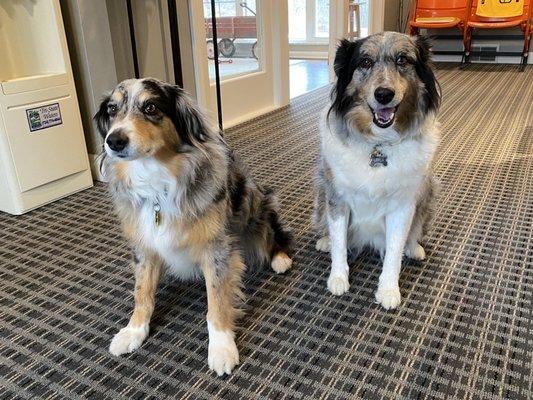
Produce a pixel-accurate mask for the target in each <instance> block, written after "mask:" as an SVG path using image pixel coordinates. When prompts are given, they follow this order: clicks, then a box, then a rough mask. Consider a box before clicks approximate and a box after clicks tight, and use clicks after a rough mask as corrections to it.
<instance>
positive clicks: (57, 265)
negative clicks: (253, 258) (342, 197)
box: [0, 65, 533, 399]
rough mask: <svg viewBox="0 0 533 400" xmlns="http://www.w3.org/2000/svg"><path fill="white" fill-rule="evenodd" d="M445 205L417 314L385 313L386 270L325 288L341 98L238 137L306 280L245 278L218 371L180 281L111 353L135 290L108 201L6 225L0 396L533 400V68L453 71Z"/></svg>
mask: <svg viewBox="0 0 533 400" xmlns="http://www.w3.org/2000/svg"><path fill="white" fill-rule="evenodd" d="M438 76H439V79H440V82H441V84H442V88H443V92H444V104H443V108H442V112H441V117H440V119H441V121H442V130H443V140H442V146H441V151H440V153H439V156H438V158H437V161H436V163H437V165H436V167H437V168H436V169H437V174H438V176H439V177H440V178H441V180H442V182H443V187H444V188H443V189H444V190H443V191H442V194H441V197H440V201H439V207H438V210H437V215H436V219H435V224H434V227H433V229H432V230H431V232H430V234H429V236H428V237H427V240H426V250H427V253H428V259H427V261H425V262H422V263H415V262H406V263H405V265H404V269H403V271H402V276H401V283H400V285H401V290H402V294H403V303H402V305H401V306H400V307H399V308H398V309H397V310H395V311H391V312H387V311H384V310H383V309H382V308H381V307H380V306H378V305H377V304H374V296H373V292H374V290H375V289H376V285H377V280H378V274H379V271H380V266H379V259H378V258H377V257H376V256H374V255H369V254H365V255H363V256H361V257H359V258H358V259H357V260H355V261H353V262H352V265H351V271H350V280H351V289H350V292H349V293H348V294H346V295H344V296H342V297H340V298H338V297H334V296H332V295H330V294H329V293H328V292H327V290H326V278H327V274H328V268H329V261H328V258H329V257H328V256H326V255H323V254H318V253H317V252H316V251H315V250H314V246H313V245H314V241H315V240H316V237H315V234H314V232H313V229H312V226H311V223H310V213H311V211H312V191H311V182H312V178H313V173H314V164H315V159H316V155H317V116H318V112H319V110H320V109H321V108H322V107H323V106H324V104H325V103H326V98H327V89H320V90H318V91H315V92H313V93H311V94H309V95H306V96H303V97H300V98H298V99H296V101H294V103H293V104H292V105H291V106H290V107H287V108H284V109H282V110H278V111H275V112H273V113H271V114H268V115H266V116H263V117H260V118H258V119H255V120H253V121H251V122H248V123H245V124H243V125H240V126H238V127H236V128H234V129H231V130H230V131H229V132H227V136H228V139H229V142H230V143H231V144H232V145H233V146H234V148H235V149H236V150H237V152H238V153H239V154H240V155H241V156H242V157H243V158H244V159H245V160H246V162H247V163H248V164H249V166H250V167H251V170H252V171H253V174H254V175H255V177H256V178H257V180H258V181H260V182H262V183H265V184H268V185H271V186H273V187H275V188H277V190H278V193H279V196H280V198H281V203H282V205H283V215H284V218H285V219H286V220H287V222H288V224H289V225H290V227H291V228H292V230H293V231H294V233H295V235H296V244H297V251H296V255H295V264H294V267H293V269H292V270H291V271H290V272H289V273H288V274H286V275H285V276H278V275H275V274H273V273H272V272H271V271H268V270H264V271H258V272H255V273H254V274H253V275H250V276H248V277H247V279H246V294H247V310H246V311H247V312H246V315H245V317H244V318H243V319H242V321H241V324H240V329H239V332H238V335H237V345H238V347H239V349H240V353H241V365H239V366H238V367H237V368H236V370H235V371H234V374H233V375H231V376H230V377H226V378H224V379H221V378H217V377H216V376H215V375H214V374H213V373H211V372H210V371H209V370H208V368H207V363H206V359H207V330H206V325H205V320H204V315H205V312H206V307H205V291H204V288H203V287H202V285H201V284H200V283H198V284H184V283H180V282H178V281H175V280H172V279H166V280H165V281H164V282H163V284H162V285H161V287H160V290H159V291H158V294H157V306H156V312H155V315H154V319H153V323H152V331H151V334H150V336H149V338H148V340H147V341H146V343H145V344H144V345H143V346H142V347H141V348H140V349H139V350H138V351H137V352H136V353H134V354H131V355H128V356H125V357H120V358H115V357H112V356H110V355H109V354H108V352H107V347H108V344H109V341H110V339H111V338H112V335H113V334H114V333H115V332H117V330H118V329H119V328H120V327H122V326H123V325H124V324H126V323H127V320H128V315H129V312H130V311H131V307H132V289H133V280H132V275H131V273H130V270H129V267H128V262H129V250H128V248H127V246H126V244H125V243H124V241H123V240H122V239H121V235H120V232H119V229H118V224H117V222H116V219H115V217H114V216H113V213H112V207H111V205H110V202H109V198H108V196H107V195H106V192H105V186H104V185H97V186H96V187H95V188H93V189H90V190H86V191H84V192H82V193H79V194H76V195H73V196H70V197H68V198H66V199H63V200H60V201H58V202H56V203H54V204H51V205H49V206H46V207H43V208H41V209H38V210H36V211H33V212H31V213H28V214H26V215H24V216H22V217H13V216H9V215H6V214H1V215H0V230H1V234H0V302H1V304H0V307H1V312H0V397H1V398H5V399H7V398H9V399H11V398H48V399H66V398H69V399H70V398H91V399H99V398H110V399H120V398H135V399H141V398H142V399H145V398H150V399H155V398H163V397H173V398H180V399H201V398H205V399H213V398H227V399H252V398H261V399H281V398H294V399H303V398H312V399H326V398H327V399H343V398H364V399H385V398H386V399H389V398H398V399H400V398H401V399H425V398H428V399H429V398H438V399H444V398H449V399H503V398H505V399H529V398H531V397H532V396H533V392H532V382H533V372H532V359H533V346H532V345H533V342H532V340H533V336H532V335H533V334H532V327H533V326H532V322H533V321H532V302H531V300H532V294H533V251H532V230H531V225H532V219H533V199H532V195H531V192H532V179H533V173H532V167H533V153H532V152H533V111H532V107H531V104H532V103H533V67H531V66H529V67H528V68H527V69H526V71H525V72H523V73H520V72H518V69H517V68H516V67H513V66H511V67H510V66H480V65H473V66H471V67H469V68H468V69H467V70H466V71H459V70H457V69H456V68H455V67H447V66H441V67H440V68H439V71H438Z"/></svg>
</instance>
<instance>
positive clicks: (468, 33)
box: [463, 26, 472, 64]
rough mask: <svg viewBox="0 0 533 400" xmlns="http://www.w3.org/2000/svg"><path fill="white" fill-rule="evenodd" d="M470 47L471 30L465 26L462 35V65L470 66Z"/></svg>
mask: <svg viewBox="0 0 533 400" xmlns="http://www.w3.org/2000/svg"><path fill="white" fill-rule="evenodd" d="M471 46H472V28H470V27H469V26H465V31H464V34H463V47H464V59H465V62H464V64H470V48H471Z"/></svg>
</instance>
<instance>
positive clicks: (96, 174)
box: [89, 153, 108, 182]
mask: <svg viewBox="0 0 533 400" xmlns="http://www.w3.org/2000/svg"><path fill="white" fill-rule="evenodd" d="M102 157H103V153H100V154H89V164H90V165H91V173H92V175H93V179H94V180H95V181H99V182H107V181H108V180H107V179H106V178H105V177H104V175H103V174H102V172H101V171H100V161H101V160H102Z"/></svg>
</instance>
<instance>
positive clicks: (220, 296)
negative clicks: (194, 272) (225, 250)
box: [201, 251, 245, 332]
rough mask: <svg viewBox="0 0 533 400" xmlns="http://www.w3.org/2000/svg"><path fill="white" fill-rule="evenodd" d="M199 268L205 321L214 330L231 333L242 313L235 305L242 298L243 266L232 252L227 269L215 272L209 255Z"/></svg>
mask: <svg viewBox="0 0 533 400" xmlns="http://www.w3.org/2000/svg"><path fill="white" fill-rule="evenodd" d="M201 267H202V271H203V273H204V278H205V286H206V290H207V320H208V321H209V322H210V323H211V324H213V327H214V328H215V329H216V330H219V331H232V332H233V331H234V329H235V320H236V319H237V318H238V317H239V315H241V313H242V310H239V309H237V308H236V307H235V303H237V302H238V301H242V300H243V298H244V295H243V293H242V290H241V287H242V275H243V273H244V270H245V266H244V264H243V263H242V260H241V256H240V254H239V253H238V252H237V251H233V252H232V253H231V254H230V256H229V260H228V265H227V268H225V269H224V270H222V271H215V264H214V260H213V256H212V255H209V256H206V257H204V260H203V262H202V265H201ZM219 274H222V275H219Z"/></svg>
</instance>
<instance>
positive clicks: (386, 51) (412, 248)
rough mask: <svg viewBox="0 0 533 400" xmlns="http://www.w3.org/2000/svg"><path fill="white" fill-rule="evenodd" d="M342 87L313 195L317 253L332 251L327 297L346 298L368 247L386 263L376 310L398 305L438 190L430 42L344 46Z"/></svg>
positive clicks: (436, 97)
mask: <svg viewBox="0 0 533 400" xmlns="http://www.w3.org/2000/svg"><path fill="white" fill-rule="evenodd" d="M334 68H335V73H336V75H337V82H336V85H335V87H334V90H333V92H332V103H331V104H330V105H329V107H328V108H327V109H326V110H325V111H324V116H323V119H322V121H321V127H320V136H321V149H320V153H321V157H320V161H319V168H318V177H317V185H316V204H315V224H316V226H317V229H318V231H319V233H320V235H321V236H320V238H319V240H318V241H317V244H316V247H317V249H318V250H322V251H331V262H332V266H331V273H330V276H329V279H328V289H329V290H330V291H331V293H333V294H335V295H342V294H343V293H345V292H346V291H347V290H348V288H349V282H348V261H347V253H348V250H353V251H354V252H355V253H357V252H358V251H359V250H361V249H362V248H363V247H367V246H369V247H372V248H374V249H375V250H377V251H379V252H380V254H381V256H382V258H383V269H382V272H381V275H380V277H379V284H378V288H377V291H376V294H375V296H376V300H377V302H378V303H380V304H381V305H382V306H383V307H384V308H386V309H393V308H395V307H397V306H398V305H399V304H400V302H401V295H400V288H399V282H398V281H399V276H400V269H401V262H402V257H403V255H404V254H405V255H406V256H408V257H410V258H413V259H417V260H421V259H424V258H425V251H424V249H423V247H422V246H421V245H420V240H421V239H422V237H423V235H424V232H425V229H426V227H427V224H428V221H429V217H430V216H431V208H432V202H433V201H432V200H433V198H434V194H435V190H436V181H435V179H434V178H433V175H432V172H431V163H432V160H433V158H434V155H435V152H436V150H437V146H438V142H439V127H438V124H437V120H436V112H437V109H438V107H439V103H440V92H439V90H438V83H437V81H436V78H435V75H434V73H433V71H432V69H431V64H430V43H429V41H428V39H426V38H425V37H409V36H407V35H403V34H400V33H394V32H385V33H380V34H376V35H372V36H369V37H367V38H364V39H360V40H357V41H355V42H349V41H347V40H344V41H342V42H341V44H340V46H339V48H338V50H337V54H336V57H335V65H334Z"/></svg>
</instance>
